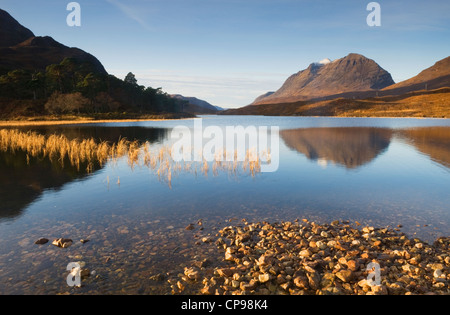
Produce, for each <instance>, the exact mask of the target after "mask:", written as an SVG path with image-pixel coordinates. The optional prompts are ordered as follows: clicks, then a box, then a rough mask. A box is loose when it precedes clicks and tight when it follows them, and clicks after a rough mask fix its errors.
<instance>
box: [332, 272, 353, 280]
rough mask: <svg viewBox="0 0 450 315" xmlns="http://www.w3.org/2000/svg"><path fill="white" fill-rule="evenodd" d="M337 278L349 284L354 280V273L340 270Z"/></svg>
mask: <svg viewBox="0 0 450 315" xmlns="http://www.w3.org/2000/svg"><path fill="white" fill-rule="evenodd" d="M336 277H337V278H339V279H341V280H342V282H344V283H347V282H350V281H351V280H353V272H352V271H351V270H340V271H338V272H336Z"/></svg>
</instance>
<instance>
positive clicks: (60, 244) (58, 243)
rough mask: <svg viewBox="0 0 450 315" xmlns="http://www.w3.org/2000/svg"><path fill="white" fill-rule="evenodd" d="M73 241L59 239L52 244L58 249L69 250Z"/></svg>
mask: <svg viewBox="0 0 450 315" xmlns="http://www.w3.org/2000/svg"><path fill="white" fill-rule="evenodd" d="M72 243H73V241H72V240H71V239H70V238H58V239H56V240H54V241H53V242H52V245H55V246H57V247H61V248H67V247H69V246H71V245H72Z"/></svg>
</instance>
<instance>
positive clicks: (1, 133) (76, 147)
mask: <svg viewBox="0 0 450 315" xmlns="http://www.w3.org/2000/svg"><path fill="white" fill-rule="evenodd" d="M0 151H3V152H12V153H14V152H16V151H23V152H26V153H27V160H28V161H29V159H30V157H33V158H49V159H50V160H51V161H56V162H58V163H60V164H61V165H62V166H64V163H65V162H66V161H68V162H69V163H70V165H72V166H75V167H76V168H77V169H78V170H80V168H81V165H87V167H86V171H87V172H88V173H90V172H92V171H93V169H94V166H95V165H96V164H99V165H100V166H102V165H104V164H105V163H107V162H111V163H113V164H116V163H117V161H118V160H119V159H121V158H122V157H126V158H127V161H128V165H129V166H130V167H131V168H132V169H133V168H134V167H147V168H149V169H151V170H153V171H154V173H155V174H157V175H158V178H159V179H160V180H162V181H165V182H167V184H168V185H169V186H170V187H171V183H172V179H173V177H174V176H176V175H178V174H180V173H181V172H185V173H186V172H191V173H193V174H195V175H197V174H198V173H201V174H204V175H205V176H208V174H209V172H210V171H211V170H212V173H213V175H214V176H217V175H218V173H219V171H222V172H228V173H229V174H233V175H234V176H237V175H239V171H240V170H243V171H244V172H245V173H248V174H250V175H251V176H255V175H256V174H257V173H259V172H260V171H261V162H260V160H259V157H258V156H256V157H255V156H254V155H252V154H253V153H252V152H251V151H248V152H247V154H246V157H245V160H244V161H242V162H237V161H236V160H235V161H231V162H224V161H222V158H223V156H220V155H217V156H216V159H215V160H214V161H213V162H210V163H208V162H207V161H205V160H203V161H201V162H181V163H180V162H175V161H174V160H173V158H172V151H171V148H170V147H168V146H163V147H159V146H158V147H155V148H152V147H151V145H150V144H149V143H148V142H146V143H144V144H140V143H139V142H137V141H129V140H127V139H124V138H123V139H120V140H119V141H118V142H117V143H109V142H106V141H102V142H97V141H95V140H94V139H93V138H89V139H74V140H69V139H68V138H67V137H66V136H64V135H56V134H54V135H50V136H47V137H46V136H44V135H41V134H39V133H37V132H32V131H28V132H24V131H20V130H17V129H1V130H0ZM236 156H237V154H235V157H236ZM210 164H211V165H210ZM108 182H109V178H108Z"/></svg>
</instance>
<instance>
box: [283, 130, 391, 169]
mask: <svg viewBox="0 0 450 315" xmlns="http://www.w3.org/2000/svg"><path fill="white" fill-rule="evenodd" d="M280 135H281V137H282V139H283V140H284V142H285V144H286V145H287V146H288V147H289V148H291V149H293V150H296V151H297V152H299V153H302V154H304V155H305V156H306V157H307V158H308V159H310V160H313V161H317V162H318V163H319V164H326V163H328V162H331V163H333V164H338V165H341V166H344V167H346V168H348V169H355V168H358V167H360V166H362V165H364V164H367V163H369V162H370V161H372V160H373V159H375V158H376V157H377V156H378V155H380V154H381V153H383V152H384V151H385V150H386V149H387V148H388V147H389V144H390V142H391V138H392V130H391V129H387V128H369V127H367V128H366V127H354V128H353V127H351V128H350V127H349V128H347V127H343V128H308V129H292V130H283V131H281V132H280Z"/></svg>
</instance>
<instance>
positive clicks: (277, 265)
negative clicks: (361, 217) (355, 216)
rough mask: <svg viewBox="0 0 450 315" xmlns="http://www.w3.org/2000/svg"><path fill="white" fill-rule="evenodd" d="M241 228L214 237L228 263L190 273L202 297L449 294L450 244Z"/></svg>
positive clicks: (341, 225)
mask: <svg viewBox="0 0 450 315" xmlns="http://www.w3.org/2000/svg"><path fill="white" fill-rule="evenodd" d="M242 222H244V224H243V226H242V225H238V224H237V225H235V226H227V227H225V228H223V229H219V232H218V234H216V236H215V237H216V239H215V240H214V239H213V238H212V237H208V241H210V243H211V244H212V245H213V246H214V245H215V246H217V249H218V253H222V254H221V255H222V263H217V262H216V264H212V263H211V264H208V266H207V267H206V268H201V269H198V268H194V269H192V268H193V267H186V269H185V272H184V276H185V277H186V276H187V279H186V280H187V282H186V283H185V286H186V288H188V287H189V286H192V285H200V287H199V289H198V291H197V293H198V294H293V295H296V294H309V295H322V294H326V295H329V294H340V295H342V294H344V295H352V294H358V295H359V294H365V295H410V294H446V295H447V294H450V288H449V282H450V281H449V280H448V279H447V275H448V274H449V272H450V258H449V257H450V247H449V244H450V239H449V238H440V239H438V240H437V241H436V242H435V243H434V244H433V245H429V244H427V243H425V242H422V241H421V240H419V239H408V238H407V237H406V235H405V234H403V233H401V232H398V231H396V230H395V229H387V228H375V227H371V226H365V227H362V228H361V229H359V228H353V227H351V226H350V225H349V224H348V221H347V222H339V221H333V222H332V223H331V224H322V225H319V224H316V223H314V222H310V221H308V220H301V221H300V220H296V221H295V222H281V223H272V224H270V223H268V222H259V223H249V222H247V221H242ZM357 226H358V225H357ZM225 240H226V241H225ZM214 261H216V260H214ZM370 263H376V264H377V266H379V269H378V271H379V272H380V274H379V276H380V277H379V278H380V279H379V280H380V283H378V282H377V281H374V280H376V278H374V277H371V276H370V273H371V272H373V270H376V268H375V269H372V270H367V267H368V265H369V264H370ZM224 265H225V266H226V267H224ZM211 275H214V277H211ZM181 281H182V280H181Z"/></svg>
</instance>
